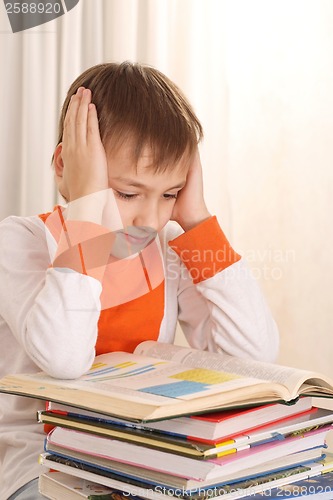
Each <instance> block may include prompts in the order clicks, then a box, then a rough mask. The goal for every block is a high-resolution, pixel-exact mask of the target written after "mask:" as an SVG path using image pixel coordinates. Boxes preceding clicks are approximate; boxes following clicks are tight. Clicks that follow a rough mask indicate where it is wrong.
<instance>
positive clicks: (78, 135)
mask: <svg viewBox="0 0 333 500" xmlns="http://www.w3.org/2000/svg"><path fill="white" fill-rule="evenodd" d="M61 155H62V160H63V164H64V168H63V179H62V180H63V187H64V188H65V189H64V191H66V195H67V197H68V201H73V200H75V199H78V198H81V197H82V196H87V195H89V194H92V193H95V192H98V191H102V190H104V189H108V171H107V159H106V153H105V149H104V146H103V144H102V141H101V136H100V133H99V126H98V118H97V111H96V107H95V105H94V104H92V102H91V91H90V90H89V89H85V88H83V87H80V88H79V89H78V90H77V92H76V94H75V95H73V96H72V98H71V101H70V104H69V106H68V110H67V113H66V117H65V121H64V132H63V141H62V152H61Z"/></svg>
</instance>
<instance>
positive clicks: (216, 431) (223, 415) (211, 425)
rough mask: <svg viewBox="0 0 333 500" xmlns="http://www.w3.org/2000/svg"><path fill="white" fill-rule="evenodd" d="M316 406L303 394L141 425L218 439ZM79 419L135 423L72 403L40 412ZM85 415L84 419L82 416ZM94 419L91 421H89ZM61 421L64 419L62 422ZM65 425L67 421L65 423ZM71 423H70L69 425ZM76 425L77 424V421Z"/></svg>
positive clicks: (42, 416) (110, 425)
mask: <svg viewBox="0 0 333 500" xmlns="http://www.w3.org/2000/svg"><path fill="white" fill-rule="evenodd" d="M309 411H315V410H314V409H313V410H312V399H311V398H307V397H304V398H300V399H299V400H298V401H296V402H295V404H292V405H285V404H281V403H276V404H269V405H262V406H257V407H252V408H243V409H238V410H225V411H220V412H213V413H205V414H202V415H191V416H185V417H178V418H171V419H164V420H159V421H157V422H151V423H148V424H143V425H142V426H141V429H147V430H149V431H157V432H161V433H164V434H169V435H173V436H180V437H186V438H187V439H189V440H190V441H200V442H202V443H215V442H219V441H223V440H225V439H227V438H231V437H232V436H233V435H237V434H241V433H245V432H249V431H255V430H256V429H260V428H261V427H262V426H266V425H269V424H271V423H275V422H280V423H282V422H283V421H286V422H287V420H288V419H290V418H292V417H293V416H295V415H301V414H303V413H305V412H309ZM60 419H63V420H64V421H69V422H70V421H71V419H72V420H73V421H74V420H75V421H76V425H77V426H79V425H80V426H81V428H82V429H85V430H89V429H88V428H87V427H86V426H87V425H89V424H92V423H94V422H95V423H96V428H97V427H99V428H100V433H103V434H106V431H105V430H103V429H110V435H111V430H113V435H114V431H117V430H118V432H119V430H120V429H119V426H123V427H127V431H126V430H125V432H130V430H129V428H130V426H131V424H130V423H129V422H128V421H125V420H121V419H117V418H113V419H110V418H108V417H107V415H102V414H99V413H94V412H89V411H85V412H83V411H81V412H80V410H79V409H75V408H73V407H70V406H65V405H59V404H58V405H57V404H54V403H52V402H50V403H49V404H48V405H47V410H45V411H40V412H39V421H40V422H42V423H48V424H55V425H58V424H59V420H60ZM79 419H81V420H79ZM89 419H90V421H89ZM59 425H61V423H60V424H59ZM63 425H66V424H65V423H63ZM69 425H70V423H68V426H69ZM73 427H75V425H73ZM133 428H134V429H136V430H137V429H140V426H139V425H135V424H134V425H133Z"/></svg>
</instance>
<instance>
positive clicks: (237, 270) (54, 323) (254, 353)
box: [0, 216, 278, 500]
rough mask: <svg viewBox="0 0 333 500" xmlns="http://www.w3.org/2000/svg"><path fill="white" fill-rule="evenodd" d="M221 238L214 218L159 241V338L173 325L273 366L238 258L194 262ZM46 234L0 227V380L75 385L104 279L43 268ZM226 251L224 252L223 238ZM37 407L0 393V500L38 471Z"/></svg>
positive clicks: (195, 340)
mask: <svg viewBox="0 0 333 500" xmlns="http://www.w3.org/2000/svg"><path fill="white" fill-rule="evenodd" d="M219 231H220V230H219V227H218V225H217V222H216V220H215V219H214V218H212V219H209V220H208V221H206V222H204V223H202V224H201V225H199V226H197V228H194V229H193V230H191V231H189V232H187V233H185V234H183V235H180V236H179V234H180V233H181V231H180V230H179V228H178V227H177V226H175V225H173V224H168V225H167V226H166V227H165V229H164V230H163V231H162V233H161V234H160V235H159V241H160V245H161V250H162V255H163V265H164V273H165V280H164V305H163V307H164V315H163V318H162V321H161V324H160V328H159V332H158V337H157V338H158V340H159V341H162V342H169V343H171V342H173V340H174V335H175V331H176V325H177V321H179V322H180V324H181V326H182V328H183V331H184V333H185V336H186V339H187V341H188V342H189V344H190V345H191V346H192V347H195V348H198V349H206V350H210V351H214V352H219V351H222V352H226V353H228V354H231V355H235V356H239V357H251V358H253V359H261V360H265V361H274V360H275V358H276V356H277V351H278V332H277V328H276V325H275V322H274V320H273V319H272V316H271V314H270V312H269V310H268V308H267V305H266V303H265V300H264V298H263V296H262V294H261V292H260V290H259V288H258V285H257V283H256V282H255V280H254V279H253V278H252V277H251V274H250V272H249V271H248V269H247V267H246V264H245V262H244V260H243V259H239V260H236V261H235V259H234V260H233V259H231V262H227V263H224V264H223V266H222V267H223V270H219V269H220V267H219V266H220V264H221V262H212V261H211V260H209V262H207V266H206V267H205V265H206V264H205V263H203V262H202V261H201V262H200V264H197V263H196V261H197V260H198V251H199V250H198V247H200V252H201V254H200V255H201V256H202V255H210V254H209V253H207V254H205V252H204V250H205V248H206V247H207V251H208V250H209V249H210V242H211V243H212V240H214V239H215V242H214V245H215V248H216V245H219V243H220V242H221V241H222V240H223V238H224V236H223V233H222V236H221V234H220V233H219ZM215 233H218V236H217V237H216V234H215ZM46 234H47V233H46V231H45V225H44V223H43V221H42V220H41V219H40V218H39V217H37V216H36V217H27V218H21V217H10V218H8V219H6V220H4V221H2V222H1V223H0V338H1V346H2V351H3V352H2V356H1V358H0V377H2V376H4V375H6V374H8V373H22V372H24V373H28V372H36V371H40V370H44V371H46V372H47V373H49V374H50V375H52V376H54V377H59V378H75V377H78V376H80V375H81V374H83V373H84V372H86V371H87V370H88V369H89V368H90V366H91V364H92V361H93V358H94V356H95V346H96V341H97V337H98V331H97V330H98V320H99V317H100V314H101V293H102V285H101V282H100V281H99V280H97V279H95V278H93V277H91V276H89V275H85V274H82V273H80V272H77V271H74V270H71V269H66V268H62V269H60V268H53V267H50V252H49V249H50V241H49V239H50V235H49V234H48V238H47V237H46ZM175 238H176V239H175ZM221 238H222V240H221ZM171 240H172V244H171V247H172V248H171V247H170V241H171ZM51 243H52V242H51ZM223 245H226V248H227V249H229V247H228V243H226V240H225V241H223ZM230 249H231V247H230ZM196 250H198V251H197V252H196ZM230 251H231V254H232V255H233V253H232V252H233V251H232V249H231V250H230ZM220 260H222V259H217V261H220ZM227 260H228V259H227ZM217 264H218V267H216V269H217V272H216V273H215V272H214V266H216V265H217ZM225 266H227V267H225ZM206 271H207V273H206V275H207V276H208V277H207V279H204V278H206V276H205V272H206ZM190 273H192V277H191V275H190ZM129 330H130V329H129ZM129 335H130V332H129ZM42 406H43V403H41V402H40V401H36V400H34V399H29V398H24V397H16V396H11V395H4V394H0V500H6V499H7V498H8V496H10V495H11V494H12V493H14V492H15V491H16V490H17V489H18V488H20V487H21V486H22V485H24V484H25V483H27V482H28V481H30V480H31V479H33V478H35V477H37V476H38V475H39V473H40V470H39V468H40V466H39V465H38V455H39V453H41V452H42V450H43V441H44V437H45V436H44V434H43V428H42V426H40V425H39V424H37V423H36V411H37V410H39V409H41V408H42Z"/></svg>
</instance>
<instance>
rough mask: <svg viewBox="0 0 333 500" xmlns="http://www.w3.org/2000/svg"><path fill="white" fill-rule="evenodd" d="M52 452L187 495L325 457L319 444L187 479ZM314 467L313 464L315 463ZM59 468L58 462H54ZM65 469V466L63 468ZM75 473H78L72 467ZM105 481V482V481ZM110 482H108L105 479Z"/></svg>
mask: <svg viewBox="0 0 333 500" xmlns="http://www.w3.org/2000/svg"><path fill="white" fill-rule="evenodd" d="M53 448H54V450H53V451H52V454H44V455H43V458H42V460H43V461H44V462H45V460H46V461H55V462H56V463H57V464H58V463H60V464H65V463H66V464H67V465H70V466H72V467H74V468H77V469H82V470H90V471H91V472H94V473H95V474H97V475H101V476H105V477H108V478H112V479H115V480H119V481H125V482H127V483H129V484H134V485H136V486H140V487H144V488H150V489H153V490H155V489H156V488H159V489H160V488H165V489H167V490H168V491H173V490H176V491H177V490H179V489H181V490H182V492H185V494H186V495H187V496H192V495H193V493H194V492H196V491H200V492H202V491H203V490H207V489H209V490H210V489H211V488H215V487H217V486H221V485H224V484H228V483H234V482H235V481H246V480H253V478H255V479H258V478H259V477H261V476H263V475H267V474H270V473H277V472H279V473H280V472H281V471H286V470H287V469H290V468H294V467H299V466H302V467H303V466H308V465H309V464H313V463H314V462H316V463H317V465H316V466H317V468H318V469H321V468H323V465H322V464H321V461H322V460H321V459H322V457H323V454H322V448H321V447H316V448H311V449H308V450H303V451H299V452H298V453H292V454H290V455H287V456H283V457H279V458H277V459H273V460H268V461H267V462H264V463H262V464H260V465H257V466H254V467H251V466H249V467H247V468H246V469H243V470H241V471H239V472H235V473H233V474H227V475H226V474H224V475H223V476H222V478H215V479H211V480H195V479H188V478H184V477H180V476H176V475H172V474H166V473H164V472H161V471H155V470H152V469H146V468H142V467H138V466H135V465H129V464H124V463H122V462H116V461H114V460H108V459H105V458H101V457H94V456H92V455H87V454H84V453H80V452H75V451H69V450H67V451H64V450H62V449H61V448H59V449H57V447H53ZM312 467H314V466H313V465H312ZM55 468H57V466H55ZM60 470H63V469H60ZM72 472H73V474H74V473H76V472H75V471H74V469H72ZM103 484H104V483H103ZM106 484H108V483H106Z"/></svg>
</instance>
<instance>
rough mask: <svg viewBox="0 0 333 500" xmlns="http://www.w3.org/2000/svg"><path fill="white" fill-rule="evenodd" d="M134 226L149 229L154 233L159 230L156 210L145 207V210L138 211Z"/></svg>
mask: <svg viewBox="0 0 333 500" xmlns="http://www.w3.org/2000/svg"><path fill="white" fill-rule="evenodd" d="M133 223H134V224H133V225H134V226H142V227H150V228H151V229H154V230H155V231H158V230H159V216H158V210H157V209H156V208H153V207H147V209H146V210H144V211H140V213H138V214H137V215H136V217H135V219H134V221H133Z"/></svg>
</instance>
